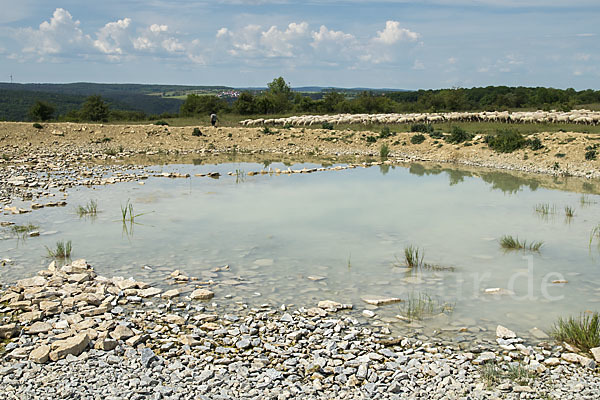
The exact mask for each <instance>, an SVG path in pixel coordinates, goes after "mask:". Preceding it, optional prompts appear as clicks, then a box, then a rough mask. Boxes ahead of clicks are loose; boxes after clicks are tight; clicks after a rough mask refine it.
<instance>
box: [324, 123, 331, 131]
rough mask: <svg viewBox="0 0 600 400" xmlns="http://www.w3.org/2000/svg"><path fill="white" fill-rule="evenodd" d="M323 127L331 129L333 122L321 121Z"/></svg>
mask: <svg viewBox="0 0 600 400" xmlns="http://www.w3.org/2000/svg"><path fill="white" fill-rule="evenodd" d="M322 127H323V129H328V130H330V131H331V130H333V124H332V123H331V122H323V125H322Z"/></svg>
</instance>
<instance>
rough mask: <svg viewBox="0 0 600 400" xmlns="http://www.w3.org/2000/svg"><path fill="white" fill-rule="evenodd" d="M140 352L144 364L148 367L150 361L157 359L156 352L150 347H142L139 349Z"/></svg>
mask: <svg viewBox="0 0 600 400" xmlns="http://www.w3.org/2000/svg"><path fill="white" fill-rule="evenodd" d="M139 352H140V361H141V363H142V365H143V366H144V367H146V368H148V367H149V366H150V363H152V361H153V360H155V359H156V354H154V351H152V349H149V348H148V347H142V348H141V349H140V350H139Z"/></svg>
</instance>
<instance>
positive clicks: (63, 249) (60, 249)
mask: <svg viewBox="0 0 600 400" xmlns="http://www.w3.org/2000/svg"><path fill="white" fill-rule="evenodd" d="M71 250H72V247H71V241H70V240H69V241H68V242H66V243H65V242H63V241H62V240H61V241H58V242H56V249H55V250H52V249H50V248H49V247H48V246H46V251H48V257H50V258H70V257H71Z"/></svg>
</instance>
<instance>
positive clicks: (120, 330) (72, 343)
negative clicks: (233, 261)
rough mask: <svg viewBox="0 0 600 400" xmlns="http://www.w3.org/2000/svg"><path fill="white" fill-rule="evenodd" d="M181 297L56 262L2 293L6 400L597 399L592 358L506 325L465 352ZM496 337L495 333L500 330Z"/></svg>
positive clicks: (204, 293) (1, 373)
mask: <svg viewBox="0 0 600 400" xmlns="http://www.w3.org/2000/svg"><path fill="white" fill-rule="evenodd" d="M213 296H214V294H213V293H212V292H211V291H210V290H209V289H208V288H206V287H204V286H202V285H198V287H197V288H196V289H195V290H194V291H192V292H191V293H187V294H185V295H184V293H183V292H182V291H181V290H180V289H179V288H178V286H177V285H175V286H174V289H170V290H166V291H163V290H161V289H159V288H155V287H150V286H149V285H147V284H145V283H143V282H136V281H134V280H133V279H131V278H130V279H123V278H119V277H115V278H110V279H109V278H105V277H102V276H98V275H96V273H95V272H94V270H93V268H92V267H91V266H90V265H88V263H87V262H86V261H85V260H76V261H73V262H72V263H70V264H67V265H63V266H60V265H59V264H57V263H55V262H53V263H51V264H50V265H49V267H48V269H46V270H43V271H40V272H39V273H38V275H37V276H34V277H31V278H26V279H22V280H20V281H18V282H17V283H16V284H15V285H12V286H9V287H6V288H5V289H4V290H3V291H2V293H1V295H0V302H2V304H3V306H2V309H0V315H1V318H2V322H1V323H0V337H3V338H6V339H7V340H6V343H5V345H4V349H3V350H2V361H1V362H0V392H1V393H3V395H4V396H5V397H4V398H7V399H31V398H36V399H37V398H39V399H51V398H54V399H56V398H72V399H101V398H104V399H144V398H151V399H240V398H248V399H251V398H261V399H264V398H269V399H290V398H306V399H320V398H332V399H333V398H335V399H338V398H348V399H353V398H373V399H403V398H406V399H409V398H410V399H419V398H422V399H492V398H506V399H538V398H545V399H549V398H553V399H559V398H561V399H562V398H566V399H596V398H598V397H599V396H600V377H598V374H597V369H596V362H595V361H594V360H593V359H592V358H588V357H585V356H582V355H580V354H578V353H577V351H576V349H573V348H569V346H568V345H564V344H563V345H560V344H556V343H553V342H551V341H549V340H546V341H540V342H537V343H527V342H525V341H524V340H523V339H521V338H519V337H517V335H516V334H515V333H514V332H512V331H510V330H509V329H507V328H505V327H502V326H498V328H497V330H496V332H495V337H490V338H489V339H490V341H489V342H488V344H487V345H486V344H475V343H474V344H473V345H472V347H471V348H470V349H468V350H461V349H459V348H458V347H457V346H455V345H453V344H452V343H448V342H445V343H442V342H438V341H436V340H435V339H431V340H430V339H429V338H426V337H422V338H408V337H392V336H391V335H390V333H389V331H388V330H387V328H385V327H374V326H371V325H369V323H368V321H367V320H366V319H363V318H362V317H361V316H360V315H355V313H353V312H352V308H351V307H352V306H351V305H343V304H340V303H337V302H335V300H327V299H324V300H323V301H321V302H319V303H318V304H315V305H314V307H311V308H304V307H301V308H296V309H288V308H287V307H286V306H284V305H282V306H281V307H272V306H269V305H264V306H262V307H258V308H249V307H248V306H247V305H245V304H238V309H237V311H236V312H235V313H234V312H231V311H229V310H228V311H225V310H222V309H221V307H220V306H219V303H218V300H219V299H216V298H214V297H213ZM492 335H493V333H490V336H492ZM494 340H495V342H494Z"/></svg>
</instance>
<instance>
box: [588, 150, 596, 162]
mask: <svg viewBox="0 0 600 400" xmlns="http://www.w3.org/2000/svg"><path fill="white" fill-rule="evenodd" d="M585 159H586V160H588V161H591V160H595V159H596V150H588V151H586V152H585Z"/></svg>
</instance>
